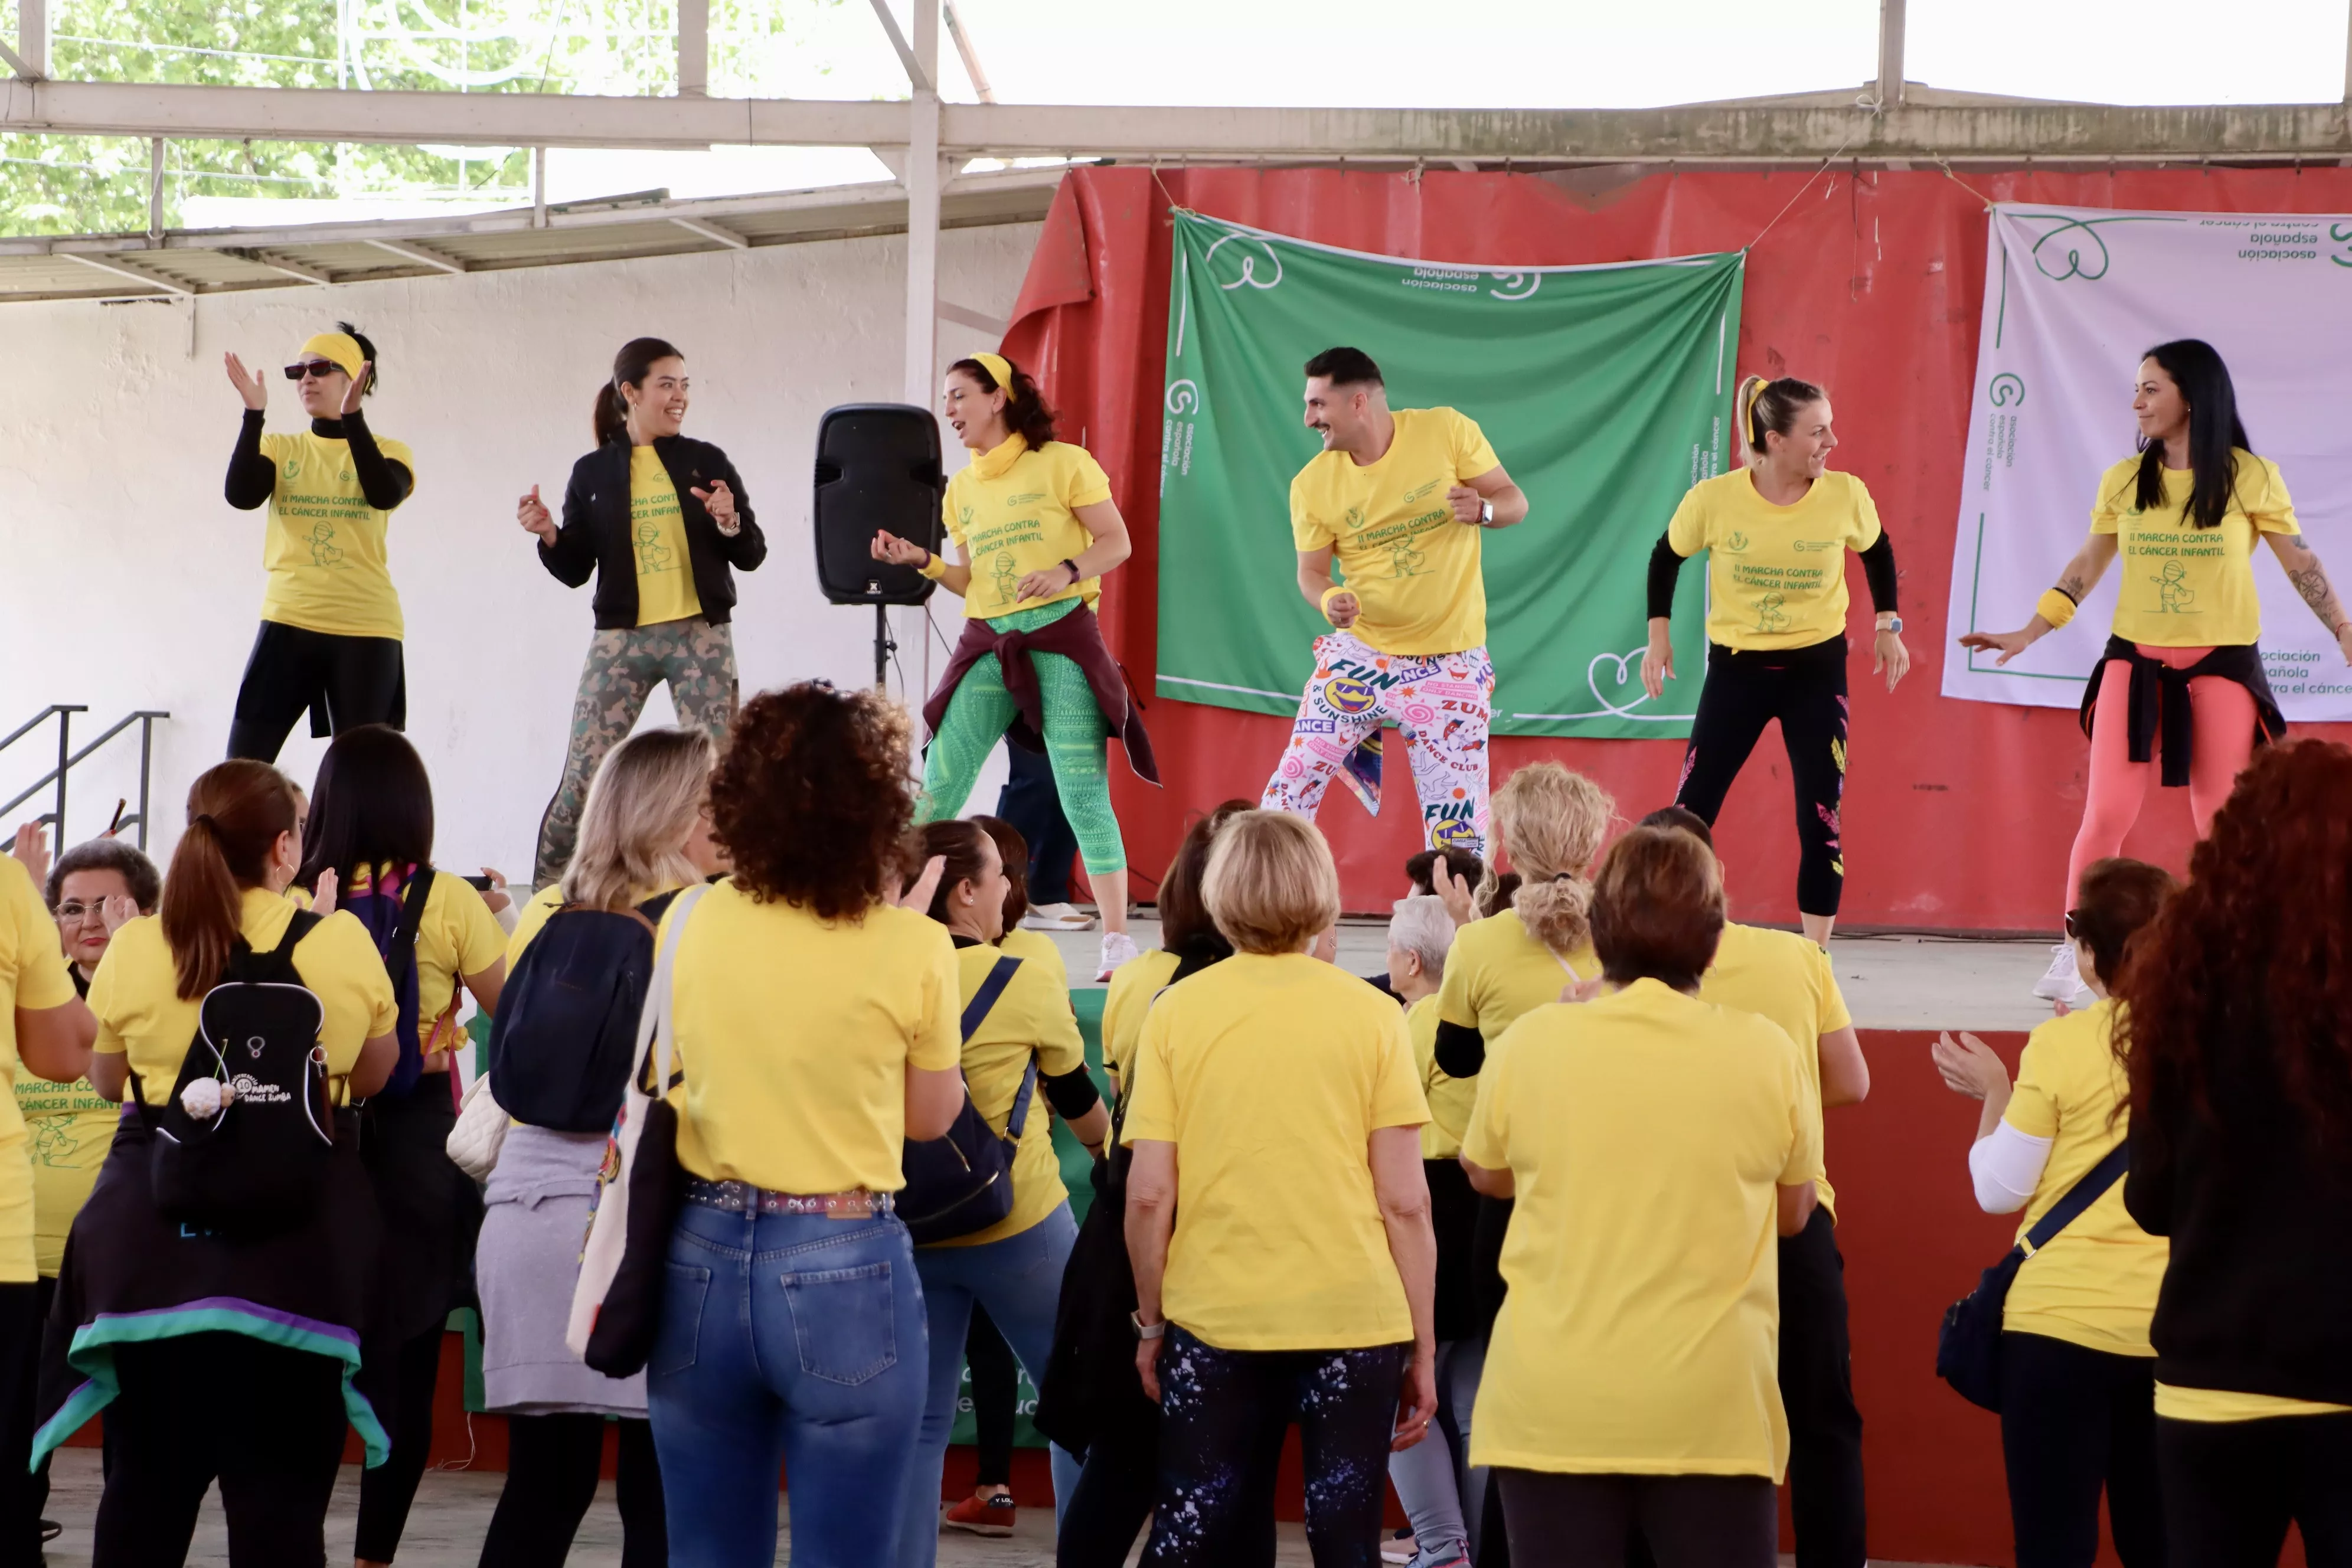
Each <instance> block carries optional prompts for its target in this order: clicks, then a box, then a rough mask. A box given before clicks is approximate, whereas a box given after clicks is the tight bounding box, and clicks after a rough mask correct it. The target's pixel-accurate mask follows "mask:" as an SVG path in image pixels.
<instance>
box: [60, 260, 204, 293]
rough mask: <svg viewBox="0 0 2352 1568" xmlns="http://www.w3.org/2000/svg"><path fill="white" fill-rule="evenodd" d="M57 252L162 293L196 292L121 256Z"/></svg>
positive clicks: (87, 265) (86, 265)
mask: <svg viewBox="0 0 2352 1568" xmlns="http://www.w3.org/2000/svg"><path fill="white" fill-rule="evenodd" d="M56 254H58V255H59V256H62V257H64V258H67V259H68V260H69V261H79V262H80V263H81V264H82V265H83V266H84V267H89V268H96V269H97V270H99V271H100V272H110V273H112V274H114V276H115V277H117V278H128V279H131V281H132V282H133V283H140V284H144V285H145V286H146V287H148V288H150V289H156V290H158V291H159V292H161V293H165V294H194V292H195V290H194V289H192V288H190V287H189V286H188V285H186V284H185V283H183V282H180V281H179V280H178V279H173V278H162V277H158V276H157V275H156V274H154V273H152V272H148V271H144V270H142V269H141V268H136V267H132V266H130V265H127V264H126V263H125V262H124V261H123V260H122V258H121V257H119V256H92V255H91V254H89V252H88V251H82V250H61V251H58V252H57V253H56Z"/></svg>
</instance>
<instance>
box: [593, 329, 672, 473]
mask: <svg viewBox="0 0 2352 1568" xmlns="http://www.w3.org/2000/svg"><path fill="white" fill-rule="evenodd" d="M685 357H686V356H685V355H684V354H682V353H678V352H677V350H676V349H674V348H672V347H671V346H670V345H669V344H668V343H667V342H664V341H663V340H662V339H660V338H631V339H630V340H629V341H628V342H625V343H623V344H622V345H621V352H620V353H616V354H614V356H613V379H612V380H610V381H608V382H606V383H605V384H604V385H602V386H600V387H598V388H597V389H596V408H595V412H594V413H593V414H592V415H591V416H589V417H590V418H591V419H592V420H593V422H594V425H595V429H596V445H598V446H599V447H609V446H611V445H612V444H613V443H614V442H615V441H625V440H627V439H628V438H629V400H628V399H627V398H625V397H623V396H622V395H621V387H622V384H624V383H626V384H628V385H630V386H643V385H644V384H646V372H647V371H650V370H651V369H653V367H654V362H655V361H656V360H665V359H684V358H685Z"/></svg>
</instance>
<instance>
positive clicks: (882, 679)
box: [874, 605, 898, 693]
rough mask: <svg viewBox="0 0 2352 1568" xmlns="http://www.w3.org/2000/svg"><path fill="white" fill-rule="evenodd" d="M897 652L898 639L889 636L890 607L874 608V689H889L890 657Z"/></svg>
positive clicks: (883, 690)
mask: <svg viewBox="0 0 2352 1568" xmlns="http://www.w3.org/2000/svg"><path fill="white" fill-rule="evenodd" d="M897 652H898V638H896V637H892V636H891V635H890V606H889V605H875V606H874V689H875V690H877V691H880V692H886V693H887V691H888V690H889V689H890V656H891V655H892V654H894V653H897Z"/></svg>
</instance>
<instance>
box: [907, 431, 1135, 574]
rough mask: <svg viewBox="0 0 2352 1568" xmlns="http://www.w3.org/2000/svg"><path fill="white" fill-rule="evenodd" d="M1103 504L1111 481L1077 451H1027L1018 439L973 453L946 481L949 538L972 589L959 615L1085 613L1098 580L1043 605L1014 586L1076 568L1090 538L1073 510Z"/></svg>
mask: <svg viewBox="0 0 2352 1568" xmlns="http://www.w3.org/2000/svg"><path fill="white" fill-rule="evenodd" d="M1105 500H1110V479H1109V477H1108V476H1107V475H1106V474H1104V472H1103V471H1102V465H1101V464H1100V463H1097V462H1096V461H1095V460H1094V458H1093V457H1092V456H1091V455H1089V454H1088V453H1087V449H1086V448H1085V447H1076V446H1072V445H1071V444H1070V443H1069V442H1067V441H1048V442H1046V443H1045V445H1044V446H1043V447H1038V448H1036V449H1035V450H1034V451H1032V450H1031V449H1030V447H1029V443H1028V442H1027V441H1025V440H1024V439H1023V438H1022V437H1019V436H1017V435H1016V436H1008V437H1005V438H1004V441H1003V445H1001V446H998V447H992V448H991V449H989V450H988V451H985V452H977V453H974V454H973V455H972V459H971V462H970V463H968V464H966V465H965V466H964V467H963V468H962V470H961V471H960V472H959V473H957V474H956V476H955V477H954V478H953V479H950V480H948V493H947V500H945V502H943V503H942V506H943V510H945V512H946V514H947V524H948V537H949V538H950V539H952V540H954V541H955V542H957V543H958V544H960V545H961V546H963V548H964V551H965V552H966V554H967V555H968V557H969V558H970V560H971V584H970V585H969V586H968V587H967V588H966V589H965V591H964V595H963V613H964V614H965V615H966V616H971V617H975V618H984V617H987V616H1009V615H1011V614H1012V613H1013V611H1015V610H1034V609H1041V608H1043V607H1044V606H1045V605H1058V604H1060V603H1061V602H1062V601H1063V600H1064V599H1073V598H1083V599H1085V600H1086V602H1087V604H1088V605H1092V604H1093V603H1094V602H1095V601H1096V600H1097V599H1098V598H1100V597H1101V596H1102V579H1101V578H1099V577H1088V578H1087V579H1085V580H1084V581H1082V582H1078V583H1074V584H1071V585H1070V586H1068V587H1066V588H1065V589H1063V590H1062V591H1061V592H1060V593H1058V594H1048V595H1046V596H1045V597H1044V598H1042V599H1023V598H1019V597H1017V595H1018V593H1019V589H1020V584H1021V579H1022V578H1024V577H1026V576H1027V575H1028V574H1030V573H1032V572H1042V571H1044V570H1045V568H1046V567H1048V566H1053V565H1057V564H1059V563H1062V562H1064V561H1075V560H1076V559H1077V557H1078V556H1079V555H1080V554H1082V553H1083V552H1085V551H1086V549H1087V546H1088V545H1090V544H1092V543H1093V542H1095V540H1094V535H1093V534H1091V533H1088V532H1087V525H1086V524H1085V523H1083V522H1080V521H1078V519H1077V509H1078V508H1080V507H1082V506H1092V505H1094V504H1095V502H1097V501H1105Z"/></svg>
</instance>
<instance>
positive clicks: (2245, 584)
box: [2091, 448, 2303, 647]
mask: <svg viewBox="0 0 2352 1568" xmlns="http://www.w3.org/2000/svg"><path fill="white" fill-rule="evenodd" d="M2231 456H2232V457H2234V458H2237V460H2238V471H2237V478H2236V480H2235V482H2234V483H2233V484H2231V487H2230V510H2229V511H2228V512H2227V513H2226V514H2224V515H2223V517H2222V519H2221V527H2219V528H2199V527H2197V526H2196V525H2195V524H2194V523H2191V522H2190V521H2189V514H2188V505H2189V489H2190V487H2191V486H2193V485H2194V484H2195V483H2196V476H2195V475H2194V474H2193V473H2191V472H2190V471H2189V470H2188V469H2186V468H2178V469H2175V468H2167V469H2166V470H2165V471H2164V510H2162V511H2154V512H2144V511H2142V510H2139V501H2138V499H2137V497H2138V492H2139V462H2140V460H2139V459H2138V458H2125V459H2124V460H2123V461H2122V462H2120V463H2117V464H2116V466H2115V467H2114V468H2109V469H2108V470H2107V471H2106V472H2105V473H2104V474H2102V475H2100V476H2099V494H2098V499H2097V500H2095V501H2094V502H2093V503H2092V506H2091V531H2092V532H2093V533H2112V534H2114V535H2115V536H2116V544H2117V545H2118V546H2119V547H2120V550H2121V556H2122V558H2121V559H2120V560H2119V561H2117V562H2116V566H2117V567H2118V568H2119V569H2120V570H2121V572H2122V574H2123V582H2122V584H2120V591H2119V592H2118V593H2117V595H2116V626H2115V631H2116V636H2117V637H2122V638H2124V639H2125V640H2126V641H2127V642H2141V643H2147V644H2148V645H2149V646H2151V647H2239V646H2242V645H2243V644H2246V643H2251V642H2254V641H2256V640H2257V639H2259V638H2260V637H2262V635H2263V606H2262V601H2261V599H2260V598H2259V597H2257V596H2256V595H2255V592H2254V566H2253V554H2254V536H2255V534H2257V533H2301V532H2302V531H2303V528H2302V525H2300V524H2299V523H2297V522H2296V521H2295V520H2294V501H2293V500H2290V499H2288V496H2287V493H2286V481H2285V480H2284V479H2281V478H2279V470H2278V465H2277V464H2276V463H2273V462H2272V461H2271V460H2270V459H2269V458H2257V457H2255V456H2254V455H2253V454H2252V452H2248V451H2245V450H2242V449H2235V448H2233V449H2232V451H2231Z"/></svg>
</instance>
